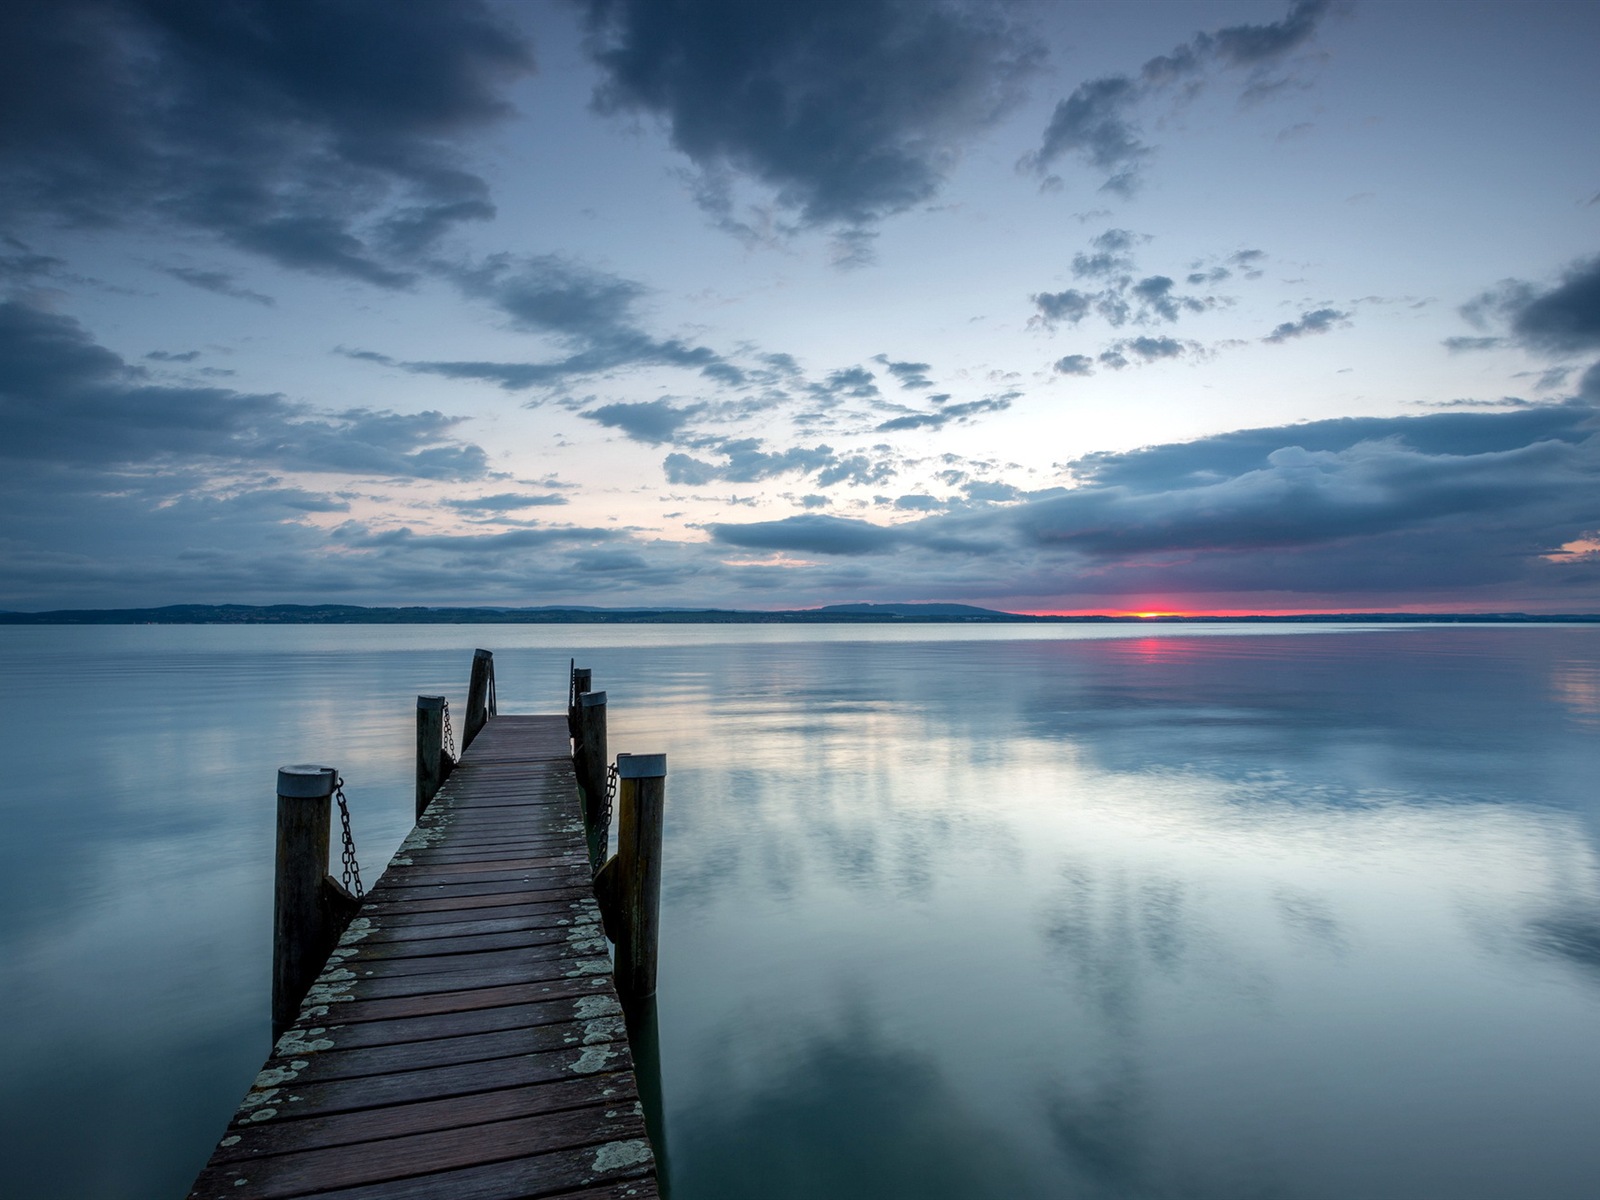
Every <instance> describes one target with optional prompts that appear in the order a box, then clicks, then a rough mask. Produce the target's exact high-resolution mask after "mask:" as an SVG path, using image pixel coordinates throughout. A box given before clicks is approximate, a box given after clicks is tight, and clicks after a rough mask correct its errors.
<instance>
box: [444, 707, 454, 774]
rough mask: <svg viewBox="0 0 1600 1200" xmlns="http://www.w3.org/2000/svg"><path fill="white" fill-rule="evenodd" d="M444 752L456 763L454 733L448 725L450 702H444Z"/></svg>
mask: <svg viewBox="0 0 1600 1200" xmlns="http://www.w3.org/2000/svg"><path fill="white" fill-rule="evenodd" d="M444 752H445V753H446V754H448V755H449V756H450V761H451V762H455V761H456V731H455V730H454V729H453V728H452V727H451V725H450V701H448V700H446V701H445V702H444Z"/></svg>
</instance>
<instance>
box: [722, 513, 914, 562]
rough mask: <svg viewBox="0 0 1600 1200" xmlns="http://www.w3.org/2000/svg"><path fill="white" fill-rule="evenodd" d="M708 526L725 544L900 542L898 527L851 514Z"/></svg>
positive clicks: (872, 545) (777, 546) (776, 546)
mask: <svg viewBox="0 0 1600 1200" xmlns="http://www.w3.org/2000/svg"><path fill="white" fill-rule="evenodd" d="M706 529H707V531H708V532H709V533H710V534H711V536H712V538H713V539H714V540H716V541H718V542H720V543H722V544H723V545H725V546H740V547H743V548H745V549H751V550H798V551H800V552H802V553H806V554H845V555H857V554H877V553H881V552H883V551H885V550H892V549H894V548H895V546H896V545H897V544H898V543H899V542H900V537H899V534H898V532H897V530H896V528H894V527H885V526H882V525H874V524H872V523H871V522H869V521H856V520H852V519H850V518H848V517H824V516H809V515H808V516H799V517H785V518H784V519H783V520H781V521H754V522H751V523H750V524H746V525H733V524H713V525H708V526H706Z"/></svg>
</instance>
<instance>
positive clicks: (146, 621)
mask: <svg viewBox="0 0 1600 1200" xmlns="http://www.w3.org/2000/svg"><path fill="white" fill-rule="evenodd" d="M1574 621H1581V622H1586V623H1587V622H1600V614H1594V613H1570V614H1561V615H1545V614H1528V613H1315V614H1307V615H1301V616H1289V617H1279V616H1268V615H1263V616H1253V617H1110V616H1087V617H1039V616H1033V615H1031V614H1029V613H1009V612H1002V611H1000V610H998V609H993V608H979V607H977V606H975V605H971V604H829V605H826V606H824V607H822V608H798V609H784V610H779V611H775V612H762V611H759V610H753V609H731V608H590V607H586V606H582V605H571V606H568V607H549V606H545V607H539V608H503V607H488V606H482V607H464V606H463V607H444V608H435V607H423V606H420V605H417V606H408V607H404V608H366V607H363V606H361V605H356V604H265V605H255V604H168V605H163V606H162V607H159V608H79V609H56V610H53V611H50V612H3V611H0V625H595V624H601V625H808V624H819V625H820V624H834V625H838V624H863V625H871V624H891V623H897V622H900V623H925V624H951V623H967V622H972V623H977V622H982V623H991V624H1000V623H1007V624H1019V623H1044V622H1048V623H1052V624H1105V623H1120V624H1141V625H1174V624H1218V623H1224V622H1226V623H1247V624H1262V623H1267V624H1284V623H1289V624H1307V623H1329V622H1344V623H1360V624H1377V623H1386V624H1418V623H1427V622H1433V623H1438V622H1451V623H1461V622H1495V623H1500V624H1555V623H1565V622H1574Z"/></svg>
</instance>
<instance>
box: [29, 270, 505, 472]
mask: <svg viewBox="0 0 1600 1200" xmlns="http://www.w3.org/2000/svg"><path fill="white" fill-rule="evenodd" d="M0 362H4V363H6V364H7V370H6V372H5V374H4V378H3V379H0V424H3V425H4V427H5V429H6V434H7V436H6V437H5V439H4V440H3V443H0V456H3V457H5V458H9V459H12V460H22V461H25V462H27V463H30V464H32V465H34V466H39V465H42V464H47V463H56V464H62V465H72V466H78V467H95V468H100V469H109V468H113V467H157V466H160V467H162V468H163V469H170V468H172V467H173V466H174V465H176V464H185V463H187V464H202V463H203V464H210V465H211V466H212V467H215V466H216V465H218V464H232V465H233V466H235V467H246V466H248V467H251V468H264V467H276V468H278V469H282V470H298V471H336V472H337V471H343V472H351V473H356V474H363V475H382V476H394V477H402V478H404V477H409V478H419V479H475V478H478V477H480V476H482V475H483V474H484V473H485V471H486V469H487V456H486V455H485V454H484V452H483V450H482V449H481V448H479V447H478V446H475V445H470V444H464V443H461V442H458V441H456V440H455V438H454V431H455V428H456V426H457V425H458V424H459V423H460V422H459V420H458V419H457V418H454V417H448V416H445V415H444V414H443V413H439V412H422V413H407V414H402V413H394V412H382V411H373V410H371V409H350V410H345V411H342V412H326V411H318V410H316V409H313V408H312V407H311V406H309V405H306V404H302V403H296V402H293V401H290V400H288V399H286V398H284V397H283V396H281V395H276V394H251V393H244V392H236V391H232V390H229V389H225V388H214V387H208V388H197V387H166V386H159V385H155V384H152V383H150V382H149V381H148V379H147V378H146V372H145V371H144V369H143V368H141V367H137V366H133V365H130V364H129V363H127V362H126V361H124V360H123V359H122V358H121V357H120V356H119V355H117V354H115V353H113V352H112V351H110V350H107V349H106V348H105V347H103V346H101V345H99V344H98V343H97V342H95V340H94V339H93V337H92V336H91V335H90V334H89V332H88V331H87V330H86V329H84V328H83V326H82V325H80V324H79V323H78V322H76V321H74V320H73V319H72V318H70V317H66V316H62V315H60V314H57V313H52V312H48V311H45V310H43V309H39V308H35V307H32V306H30V305H27V304H24V303H21V302H18V301H11V302H6V303H0Z"/></svg>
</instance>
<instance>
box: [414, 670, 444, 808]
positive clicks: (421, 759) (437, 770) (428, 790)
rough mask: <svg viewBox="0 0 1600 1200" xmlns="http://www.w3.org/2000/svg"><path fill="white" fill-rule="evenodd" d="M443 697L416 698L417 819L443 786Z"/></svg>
mask: <svg viewBox="0 0 1600 1200" xmlns="http://www.w3.org/2000/svg"><path fill="white" fill-rule="evenodd" d="M444 705H445V699H444V697H443V696H418V697H417V820H419V821H420V820H422V814H423V813H424V812H425V811H426V810H427V807H428V805H429V804H430V803H431V802H432V800H433V797H434V794H435V793H436V792H438V790H439V789H440V788H441V787H443V786H444V772H445V766H444Z"/></svg>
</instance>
